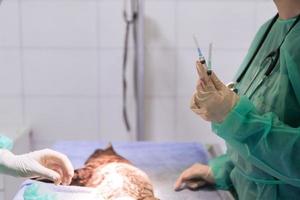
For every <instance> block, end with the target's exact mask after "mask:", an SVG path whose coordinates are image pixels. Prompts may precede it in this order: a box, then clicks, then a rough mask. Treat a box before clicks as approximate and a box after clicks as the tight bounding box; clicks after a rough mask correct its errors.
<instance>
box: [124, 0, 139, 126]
mask: <svg viewBox="0 0 300 200" xmlns="http://www.w3.org/2000/svg"><path fill="white" fill-rule="evenodd" d="M123 17H124V21H125V23H126V31H125V41H124V53H123V71H122V78H123V120H124V123H125V126H126V130H127V131H128V132H129V131H130V130H131V127H130V122H129V117H128V109H127V86H128V85H127V77H126V72H127V62H128V46H129V36H130V28H131V26H132V27H133V41H134V85H135V88H134V94H135V98H136V96H137V94H136V91H137V90H136V88H137V81H136V78H137V77H136V76H137V72H136V71H137V51H136V47H137V39H136V37H137V29H136V22H137V19H138V1H137V0H131V17H129V16H128V12H127V0H125V4H124V11H123Z"/></svg>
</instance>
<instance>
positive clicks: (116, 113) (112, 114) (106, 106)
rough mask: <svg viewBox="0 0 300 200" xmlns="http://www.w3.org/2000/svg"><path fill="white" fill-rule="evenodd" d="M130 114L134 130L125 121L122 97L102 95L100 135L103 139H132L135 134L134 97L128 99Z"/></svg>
mask: <svg viewBox="0 0 300 200" xmlns="http://www.w3.org/2000/svg"><path fill="white" fill-rule="evenodd" d="M128 101H129V104H128V105H129V106H128V116H129V122H130V126H131V129H132V131H131V132H127V130H126V127H125V124H124V122H123V113H122V97H102V98H101V100H100V102H101V103H100V105H101V106H100V111H99V113H100V123H101V127H100V135H101V140H102V141H130V140H134V138H135V135H134V132H135V120H136V119H135V113H134V109H133V105H132V101H133V100H132V99H128Z"/></svg>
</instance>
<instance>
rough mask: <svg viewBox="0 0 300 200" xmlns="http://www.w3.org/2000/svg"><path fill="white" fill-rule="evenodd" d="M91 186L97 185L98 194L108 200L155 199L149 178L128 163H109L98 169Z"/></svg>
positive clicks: (91, 180) (90, 182)
mask: <svg viewBox="0 0 300 200" xmlns="http://www.w3.org/2000/svg"><path fill="white" fill-rule="evenodd" d="M89 185H92V186H95V185H97V187H96V188H97V192H99V194H101V195H102V196H103V197H104V199H107V200H112V199H119V198H120V199H123V198H124V199H135V200H144V199H150V198H152V197H153V198H154V194H153V187H152V185H151V182H150V179H149V178H148V176H147V175H146V174H145V173H144V172H143V171H141V170H139V169H138V168H136V167H134V166H132V165H130V164H127V163H109V164H107V165H105V166H102V167H99V168H97V169H96V170H95V171H94V173H93V176H92V178H91V179H90V181H89Z"/></svg>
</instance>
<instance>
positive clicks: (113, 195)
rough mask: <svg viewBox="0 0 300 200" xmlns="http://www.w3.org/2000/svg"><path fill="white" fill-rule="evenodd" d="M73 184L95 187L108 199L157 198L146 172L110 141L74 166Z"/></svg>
mask: <svg viewBox="0 0 300 200" xmlns="http://www.w3.org/2000/svg"><path fill="white" fill-rule="evenodd" d="M43 181H45V180H43ZM71 185H72V186H82V187H92V188H96V189H97V191H98V192H99V193H101V195H102V196H103V198H104V199H105V200H114V199H120V200H121V199H122V200H158V199H157V198H155V197H154V192H153V186H152V184H151V181H150V179H149V177H148V176H147V174H146V173H144V172H143V171H142V170H140V169H138V168H136V167H135V166H133V164H131V163H130V162H129V161H128V160H127V159H125V158H123V157H122V156H120V155H119V154H117V153H116V152H115V150H114V149H113V147H112V145H111V144H110V145H109V146H108V147H107V148H106V149H104V150H102V149H97V150H96V151H95V152H94V153H93V154H92V155H91V156H90V157H89V158H88V159H87V161H86V162H85V164H84V167H82V168H80V169H76V170H75V172H74V177H73V179H72V182H71Z"/></svg>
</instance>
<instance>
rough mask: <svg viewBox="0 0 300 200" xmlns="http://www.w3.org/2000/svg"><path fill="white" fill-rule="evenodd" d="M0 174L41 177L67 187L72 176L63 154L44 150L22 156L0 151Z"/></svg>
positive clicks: (3, 150)
mask: <svg viewBox="0 0 300 200" xmlns="http://www.w3.org/2000/svg"><path fill="white" fill-rule="evenodd" d="M0 172H1V173H5V174H9V175H12V176H18V177H26V178H33V177H41V178H46V179H49V180H51V181H53V182H54V183H55V184H61V183H62V184H64V185H69V184H70V183H71V180H72V177H73V175H74V168H73V166H72V164H71V162H70V160H69V159H68V158H67V157H66V156H65V155H63V154H61V153H59V152H56V151H53V150H50V149H44V150H40V151H34V152H31V153H27V154H23V155H14V154H13V153H11V152H10V151H8V150H5V149H1V150H0Z"/></svg>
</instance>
